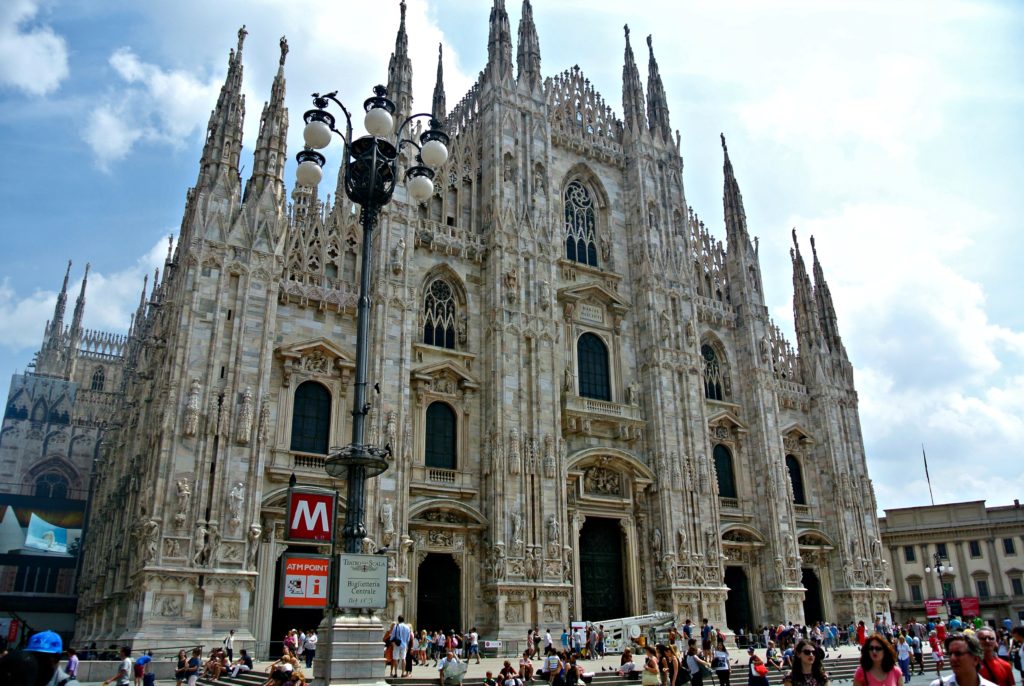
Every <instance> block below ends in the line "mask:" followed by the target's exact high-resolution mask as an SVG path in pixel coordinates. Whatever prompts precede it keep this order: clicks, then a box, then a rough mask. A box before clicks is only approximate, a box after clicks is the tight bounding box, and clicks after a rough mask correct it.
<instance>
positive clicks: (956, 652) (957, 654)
mask: <svg viewBox="0 0 1024 686" xmlns="http://www.w3.org/2000/svg"><path fill="white" fill-rule="evenodd" d="M947 654H948V655H953V656H955V657H963V656H965V655H970V654H971V653H970V652H969V651H966V650H951V651H949V653H947Z"/></svg>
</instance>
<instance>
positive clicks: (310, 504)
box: [288, 490, 335, 541]
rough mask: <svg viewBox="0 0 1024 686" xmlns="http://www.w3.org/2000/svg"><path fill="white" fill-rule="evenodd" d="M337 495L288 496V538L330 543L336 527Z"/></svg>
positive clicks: (296, 493)
mask: <svg viewBox="0 0 1024 686" xmlns="http://www.w3.org/2000/svg"><path fill="white" fill-rule="evenodd" d="M334 504H335V494H334V493H329V492H325V491H298V490H293V491H291V492H290V493H289V494H288V538H289V540H292V541H330V540H331V533H332V529H333V526H334Z"/></svg>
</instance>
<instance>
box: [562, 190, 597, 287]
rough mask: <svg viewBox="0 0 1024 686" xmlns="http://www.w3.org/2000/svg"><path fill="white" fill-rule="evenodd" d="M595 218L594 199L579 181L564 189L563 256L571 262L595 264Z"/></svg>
mask: <svg viewBox="0 0 1024 686" xmlns="http://www.w3.org/2000/svg"><path fill="white" fill-rule="evenodd" d="M596 229H597V219H596V215H595V214H594V201H593V200H592V199H591V197H590V193H588V192H587V189H586V188H584V187H583V184H582V183H580V182H579V181H573V182H571V183H570V184H569V185H568V186H567V187H566V189H565V256H566V257H567V258H568V259H570V260H572V261H573V262H580V263H582V264H589V265H590V266H591V267H596V266H597V237H596V233H595V232H596Z"/></svg>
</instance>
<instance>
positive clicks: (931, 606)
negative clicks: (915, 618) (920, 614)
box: [924, 598, 946, 617]
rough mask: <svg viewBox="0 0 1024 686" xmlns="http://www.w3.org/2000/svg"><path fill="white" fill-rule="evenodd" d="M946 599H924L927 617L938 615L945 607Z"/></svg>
mask: <svg viewBox="0 0 1024 686" xmlns="http://www.w3.org/2000/svg"><path fill="white" fill-rule="evenodd" d="M945 605H946V601H944V600H943V599H942V598H929V599H928V600H926V601H924V614H925V616H926V617H938V616H939V610H941V609H942V608H943V607H945Z"/></svg>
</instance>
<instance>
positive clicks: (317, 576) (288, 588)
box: [278, 553, 331, 608]
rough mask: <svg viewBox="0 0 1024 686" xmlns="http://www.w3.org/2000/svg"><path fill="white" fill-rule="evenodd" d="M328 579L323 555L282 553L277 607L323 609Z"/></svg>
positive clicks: (327, 560)
mask: <svg viewBox="0 0 1024 686" xmlns="http://www.w3.org/2000/svg"><path fill="white" fill-rule="evenodd" d="M330 580H331V558H329V557H327V556H326V555H306V554H304V553H285V554H284V555H283V556H282V558H281V597H280V598H279V599H278V607H289V608H296V607H298V608H325V607H327V589H328V588H329V584H330Z"/></svg>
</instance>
